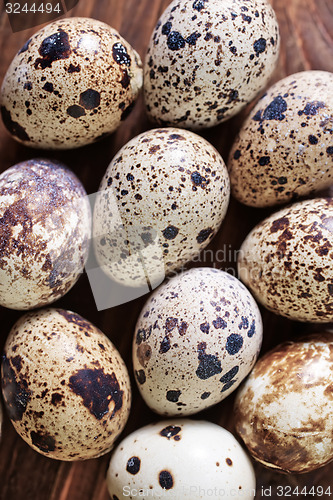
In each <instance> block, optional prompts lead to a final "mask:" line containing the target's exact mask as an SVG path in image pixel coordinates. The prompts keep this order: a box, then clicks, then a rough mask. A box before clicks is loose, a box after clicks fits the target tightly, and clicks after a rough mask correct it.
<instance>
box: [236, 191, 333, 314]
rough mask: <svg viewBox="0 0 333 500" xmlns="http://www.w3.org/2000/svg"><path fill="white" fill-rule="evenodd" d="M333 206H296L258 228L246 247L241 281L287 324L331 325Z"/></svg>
mask: <svg viewBox="0 0 333 500" xmlns="http://www.w3.org/2000/svg"><path fill="white" fill-rule="evenodd" d="M332 252H333V200H332V199H331V198H318V199H312V200H307V201H303V202H300V203H295V204H293V205H290V206H289V207H287V208H284V209H282V210H280V211H279V212H276V213H274V214H273V215H271V216H270V217H268V218H267V219H265V220H264V221H263V222H261V223H260V224H258V225H257V226H256V227H255V228H254V229H253V230H252V231H251V232H250V233H249V235H248V236H247V237H246V239H245V241H244V242H243V244H242V246H241V249H240V253H239V259H238V273H239V276H240V279H241V280H242V281H243V282H244V283H245V285H246V286H247V287H248V288H249V289H250V290H251V291H252V293H253V295H254V296H255V297H256V299H257V300H258V301H259V302H261V303H262V304H263V305H264V306H265V307H267V308H268V309H270V310H271V311H273V312H275V313H276V314H280V315H282V316H285V317H287V318H291V319H295V320H298V321H309V322H313V323H328V322H330V321H333V276H332Z"/></svg>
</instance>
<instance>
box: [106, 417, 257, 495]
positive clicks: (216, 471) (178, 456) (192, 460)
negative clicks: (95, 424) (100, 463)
mask: <svg viewBox="0 0 333 500" xmlns="http://www.w3.org/2000/svg"><path fill="white" fill-rule="evenodd" d="M152 457H153V459H152ZM106 481H107V488H108V491H109V494H110V497H111V498H112V499H114V500H116V499H119V500H120V499H123V498H135V497H136V496H138V495H140V497H142V498H175V499H177V500H185V499H190V500H199V499H202V498H204V497H205V496H206V494H207V496H209V497H212V496H214V497H216V498H239V499H240V498H244V499H246V500H250V499H253V498H254V496H255V489H256V479H255V474H254V470H253V466H252V463H251V460H250V459H249V457H248V456H247V454H246V453H245V451H244V450H243V448H242V447H241V446H240V444H239V443H238V442H237V440H236V439H235V437H234V436H233V435H232V434H231V433H230V432H229V431H227V430H226V429H224V428H223V427H220V426H219V425H216V424H213V423H211V422H207V421H204V420H199V421H193V420H188V419H172V420H165V421H162V422H156V423H154V424H150V425H147V426H145V427H142V428H140V429H137V430H136V431H134V432H132V434H130V435H129V436H127V437H126V438H125V439H123V441H121V442H120V443H119V445H118V446H117V448H116V449H115V450H114V452H113V455H112V456H111V461H110V465H109V469H108V471H107V477H106ZM139 492H140V493H139ZM212 492H215V495H212ZM203 495H204V496H203Z"/></svg>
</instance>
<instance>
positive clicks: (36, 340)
mask: <svg viewBox="0 0 333 500" xmlns="http://www.w3.org/2000/svg"><path fill="white" fill-rule="evenodd" d="M2 391H3V397H4V402H5V407H6V410H7V413H8V416H9V417H10V419H11V421H12V423H13V425H14V427H15V429H16V431H17V432H18V433H19V435H20V436H21V437H22V438H23V439H24V440H25V441H26V442H27V443H28V444H29V445H30V446H31V447H32V448H33V449H34V450H36V451H38V452H39V453H41V454H42V455H46V456H47V457H50V458H55V459H58V460H84V459H88V458H95V457H98V456H100V455H104V454H105V453H107V452H108V451H110V450H111V448H112V446H113V443H114V441H115V440H116V439H117V437H118V435H119V434H120V432H121V431H122V429H123V428H124V426H125V423H126V421H127V418H128V415H129V410H130V399H131V388H130V382H129V377H128V373H127V369H126V366H125V364H124V362H123V360H122V358H121V357H120V354H119V352H118V351H117V350H116V348H115V347H114V345H113V344H112V343H111V341H110V340H109V339H108V338H107V337H106V336H105V335H104V334H103V333H102V332H101V331H100V330H98V328H96V327H95V326H94V325H92V324H91V323H90V322H89V321H87V320H85V319H84V318H82V317H81V316H79V315H78V314H76V313H73V312H71V311H65V310H63V309H44V310H40V311H37V312H31V313H27V314H26V315H24V316H23V317H22V318H21V319H20V320H19V321H18V322H17V323H16V324H15V325H14V326H13V328H12V330H11V332H10V334H9V337H8V339H7V341H6V344H5V348H4V355H3V362H2Z"/></svg>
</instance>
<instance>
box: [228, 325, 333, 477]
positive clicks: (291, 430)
mask: <svg viewBox="0 0 333 500" xmlns="http://www.w3.org/2000/svg"><path fill="white" fill-rule="evenodd" d="M332 399H333V337H332V334H331V333H322V334H316V335H312V336H311V337H307V338H306V339H302V340H296V341H289V342H285V343H284V344H280V345H279V346H277V347H275V348H274V349H273V350H272V351H270V352H269V353H267V354H266V355H265V356H264V357H263V358H261V359H260V360H259V361H258V362H257V364H256V366H255V367H254V369H253V371H252V372H251V374H250V376H249V378H248V379H247V380H246V381H245V383H244V385H243V386H241V388H240V390H239V392H238V394H237V396H236V402H235V407H234V415H235V426H236V431H237V432H238V434H239V436H240V437H241V438H242V439H243V441H244V442H245V444H246V446H247V448H248V450H249V451H250V453H251V454H252V456H253V457H254V458H256V459H257V460H258V461H259V462H261V463H262V464H264V465H266V466H267V467H272V468H275V469H280V470H282V471H285V472H290V473H298V472H310V471H312V470H314V469H317V468H318V467H321V466H323V465H325V464H326V463H328V462H330V461H331V460H332V459H333V442H332V433H333V416H332Z"/></svg>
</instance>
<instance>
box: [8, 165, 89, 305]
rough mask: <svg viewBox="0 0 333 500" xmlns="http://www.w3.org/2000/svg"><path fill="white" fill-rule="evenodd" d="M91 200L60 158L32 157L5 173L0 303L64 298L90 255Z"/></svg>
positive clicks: (32, 303) (21, 303) (44, 301)
mask: <svg viewBox="0 0 333 500" xmlns="http://www.w3.org/2000/svg"><path fill="white" fill-rule="evenodd" d="M89 238H90V205H89V203H88V199H87V194H86V192H85V190H84V188H83V186H82V184H81V182H80V181H79V179H78V178H77V177H76V176H75V175H74V174H73V172H71V171H70V170H69V169H67V168H66V167H65V166H64V165H62V164H60V163H58V162H51V161H49V160H43V159H33V160H28V161H24V162H22V163H18V164H17V165H14V166H13V167H11V168H9V169H8V170H5V171H4V172H3V173H2V174H1V175H0V243H1V244H0V305H2V306H5V307H9V308H11V309H32V308H34V307H41V306H43V305H46V304H50V303H52V302H54V301H55V300H57V299H59V298H61V297H62V296H63V295H64V294H65V293H66V292H68V290H69V289H70V288H72V286H73V285H74V284H75V283H76V281H77V280H78V278H79V276H80V274H81V273H82V272H83V266H84V264H85V261H86V259H87V256H88V248H89Z"/></svg>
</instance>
